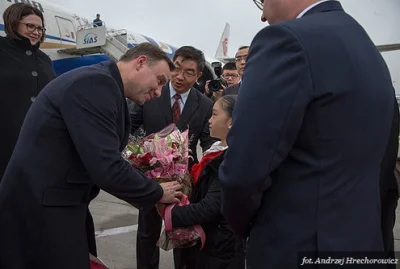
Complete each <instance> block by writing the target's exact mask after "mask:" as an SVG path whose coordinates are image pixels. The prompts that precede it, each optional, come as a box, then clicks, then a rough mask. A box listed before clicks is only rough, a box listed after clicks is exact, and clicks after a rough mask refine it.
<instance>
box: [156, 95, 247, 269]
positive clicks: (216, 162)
mask: <svg viewBox="0 0 400 269" xmlns="http://www.w3.org/2000/svg"><path fill="white" fill-rule="evenodd" d="M235 101H236V95H226V96H223V97H221V98H219V99H218V100H217V101H216V103H215V104H214V107H213V114H212V117H211V118H210V120H209V123H210V134H211V136H212V137H216V138H219V139H220V141H218V142H216V143H215V144H213V145H212V146H211V148H210V149H209V150H207V151H206V152H205V154H204V156H203V158H202V159H201V161H200V163H199V164H195V165H194V166H193V168H192V171H191V174H192V176H193V181H194V182H193V183H194V184H193V190H192V195H191V197H190V199H189V200H190V204H189V205H184V206H175V207H174V208H173V209H172V211H171V219H172V226H173V228H178V227H190V226H193V225H196V224H200V225H201V226H202V228H203V230H204V232H205V234H206V241H205V245H204V248H203V249H202V250H200V249H199V247H200V244H197V245H196V246H194V247H191V248H183V249H175V250H174V256H175V257H174V260H175V268H179V269H197V268H198V269H200V268H201V269H219V268H221V269H222V268H224V269H231V268H232V269H233V268H235V269H244V268H245V266H244V245H243V243H244V242H243V239H240V238H239V237H237V236H236V235H235V233H234V232H233V230H232V229H231V228H230V227H229V225H228V223H227V222H226V221H225V219H224V217H223V216H222V215H221V190H220V185H219V181H218V168H219V166H220V164H221V163H222V161H223V158H224V153H225V150H226V148H227V145H226V136H227V134H228V132H229V129H230V126H231V123H232V112H233V108H234V105H235ZM157 207H158V211H159V212H161V215H164V214H165V205H161V204H159V205H157Z"/></svg>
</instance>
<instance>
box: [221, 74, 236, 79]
mask: <svg viewBox="0 0 400 269" xmlns="http://www.w3.org/2000/svg"><path fill="white" fill-rule="evenodd" d="M238 76H239V74H222V77H223V78H229V77H231V78H237V77H238Z"/></svg>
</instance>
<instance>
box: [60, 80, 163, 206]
mask: <svg viewBox="0 0 400 269" xmlns="http://www.w3.org/2000/svg"><path fill="white" fill-rule="evenodd" d="M124 101H125V99H123V97H122V96H121V93H120V90H119V89H118V87H117V86H116V84H115V82H114V81H113V80H112V79H110V78H109V77H106V76H93V77H91V78H85V79H81V80H79V81H77V82H75V83H74V84H73V85H72V86H71V88H70V89H69V90H68V91H67V92H66V94H65V95H64V97H63V101H62V104H61V107H60V111H61V115H62V117H63V119H64V121H65V125H66V127H67V129H68V132H69V133H70V136H71V139H72V142H73V143H74V145H75V148H76V150H77V152H78V154H79V157H80V159H81V160H82V163H83V164H84V166H85V168H86V170H87V171H88V173H89V174H90V176H91V178H92V180H93V182H94V184H96V185H97V186H99V187H100V188H101V189H103V190H105V191H106V192H108V193H110V194H112V195H114V196H116V197H118V198H120V199H122V200H125V201H126V202H128V203H130V204H133V205H135V206H139V207H146V208H147V207H152V206H154V205H155V204H156V203H157V202H158V201H159V200H160V199H161V197H162V195H163V191H162V188H161V186H160V185H159V184H158V183H156V182H155V181H153V180H151V179H148V178H147V177H145V176H144V175H143V174H142V173H140V172H139V171H138V170H136V169H134V168H132V167H131V166H130V165H129V163H128V162H126V161H125V160H124V159H123V158H122V156H121V152H120V151H119V148H120V145H121V141H120V139H119V137H118V135H117V132H116V130H117V126H116V122H117V119H118V117H121V116H120V115H123V113H122V112H121V111H120V110H121V109H122V107H123V106H122V105H124Z"/></svg>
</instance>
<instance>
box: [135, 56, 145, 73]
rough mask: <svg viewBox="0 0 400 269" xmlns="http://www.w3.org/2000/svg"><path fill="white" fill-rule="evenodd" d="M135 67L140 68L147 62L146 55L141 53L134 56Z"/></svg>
mask: <svg viewBox="0 0 400 269" xmlns="http://www.w3.org/2000/svg"><path fill="white" fill-rule="evenodd" d="M135 63H136V69H137V70H139V69H140V68H142V67H143V65H144V64H145V63H147V56H146V55H141V56H139V57H137V58H136V61H135Z"/></svg>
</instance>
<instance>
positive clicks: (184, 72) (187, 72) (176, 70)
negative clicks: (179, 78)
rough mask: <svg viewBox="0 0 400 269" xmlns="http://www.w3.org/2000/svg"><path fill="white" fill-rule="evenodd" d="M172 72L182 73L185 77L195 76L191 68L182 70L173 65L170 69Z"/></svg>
mask: <svg viewBox="0 0 400 269" xmlns="http://www.w3.org/2000/svg"><path fill="white" fill-rule="evenodd" d="M172 72H173V73H176V74H180V73H181V72H182V73H183V76H185V77H186V78H193V77H195V76H196V73H195V72H193V71H191V70H183V69H182V68H180V67H178V66H175V69H174V70H173V71H172Z"/></svg>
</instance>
